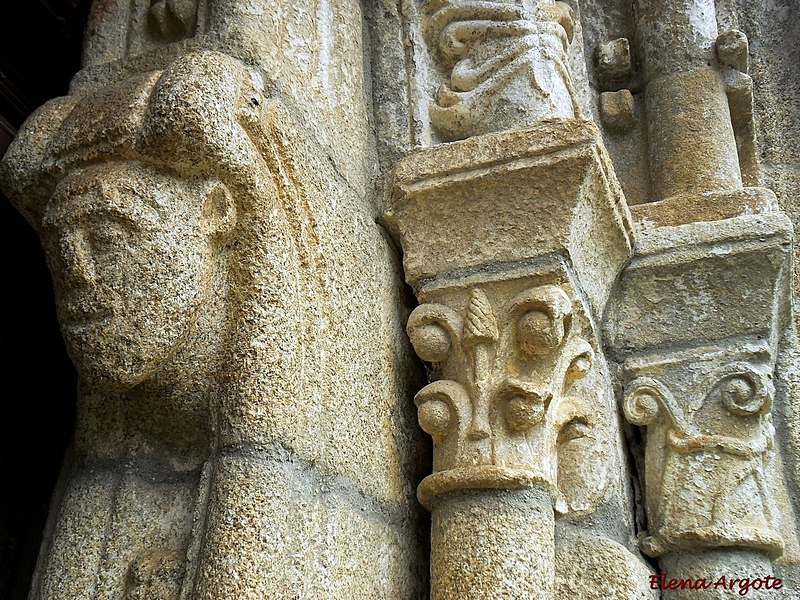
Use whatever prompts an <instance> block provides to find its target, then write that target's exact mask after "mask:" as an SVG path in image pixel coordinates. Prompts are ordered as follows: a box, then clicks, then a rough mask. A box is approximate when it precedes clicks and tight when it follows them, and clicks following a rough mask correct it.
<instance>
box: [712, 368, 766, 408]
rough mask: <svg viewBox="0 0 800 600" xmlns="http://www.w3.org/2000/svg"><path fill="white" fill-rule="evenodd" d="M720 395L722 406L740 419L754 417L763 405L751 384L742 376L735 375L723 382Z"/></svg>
mask: <svg viewBox="0 0 800 600" xmlns="http://www.w3.org/2000/svg"><path fill="white" fill-rule="evenodd" d="M720 393H721V394H722V404H723V405H724V406H725V408H727V409H728V410H729V411H731V413H733V414H734V415H739V416H742V417H744V416H749V415H754V414H756V413H757V412H759V411H760V410H761V408H762V406H763V404H764V402H763V398H761V397H760V396H758V395H756V390H755V386H754V385H753V382H752V381H751V380H750V379H748V378H747V377H744V376H742V375H736V376H734V377H731V378H730V379H728V380H727V381H725V382H724V383H723V384H722V388H721V390H720Z"/></svg>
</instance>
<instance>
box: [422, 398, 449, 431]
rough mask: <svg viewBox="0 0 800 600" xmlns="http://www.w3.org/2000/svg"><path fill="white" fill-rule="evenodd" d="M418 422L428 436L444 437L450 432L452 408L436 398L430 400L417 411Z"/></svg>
mask: <svg viewBox="0 0 800 600" xmlns="http://www.w3.org/2000/svg"><path fill="white" fill-rule="evenodd" d="M417 420H418V421H419V426H420V427H422V430H423V431H424V432H425V433H427V434H428V435H433V436H439V435H444V434H445V433H447V432H448V431H449V430H450V406H449V405H448V404H447V403H446V402H444V401H442V400H438V399H436V398H434V399H431V400H428V401H427V402H424V403H422V404H421V405H420V407H419V409H417Z"/></svg>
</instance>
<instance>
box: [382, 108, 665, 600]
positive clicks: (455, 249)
mask: <svg viewBox="0 0 800 600" xmlns="http://www.w3.org/2000/svg"><path fill="white" fill-rule="evenodd" d="M391 189H392V197H391V200H390V201H391V210H390V211H389V213H388V214H387V220H388V222H389V223H390V225H391V226H392V227H393V228H394V230H395V232H396V234H397V235H398V237H399V239H400V242H401V244H402V246H403V251H404V265H405V269H406V277H407V280H408V281H409V283H410V284H411V285H412V286H413V287H414V289H415V291H416V294H417V297H418V298H419V300H420V303H421V304H420V305H419V306H418V307H417V308H416V309H415V310H414V312H413V313H412V314H411V316H410V317H409V320H408V325H407V331H408V335H409V337H410V338H411V341H412V344H413V345H414V349H415V350H416V352H417V354H418V355H419V356H420V357H421V358H422V359H423V360H426V361H428V362H430V363H432V365H433V371H432V377H433V379H435V381H433V382H432V383H430V384H429V385H428V386H426V387H424V388H423V389H422V390H420V392H419V393H418V394H417V396H416V399H415V401H416V404H417V408H418V417H419V422H420V425H421V427H422V428H423V429H424V430H425V431H426V432H427V433H429V434H430V435H431V436H432V437H433V442H434V459H433V460H434V462H433V473H432V474H431V475H430V476H428V477H427V478H426V479H425V480H423V482H422V483H421V484H420V486H419V489H418V496H419V498H420V501H421V502H422V503H423V504H424V505H425V506H427V507H428V508H430V509H431V511H432V518H433V525H432V555H431V574H432V581H431V586H432V594H433V597H434V598H437V599H438V598H455V597H458V598H486V597H497V598H511V597H526V598H557V597H560V594H565V593H570V592H571V593H578V588H577V587H573V588H570V585H572V586H578V585H587V584H586V583H585V581H584V580H583V578H582V577H580V575H578V574H577V572H576V571H575V569H579V568H580V567H579V565H577V564H575V563H574V562H572V561H570V560H564V559H563V558H560V557H566V556H567V555H569V554H570V553H571V552H574V551H575V549H576V548H578V547H582V546H581V544H587V543H588V544H590V545H591V544H595V545H596V547H597V549H598V552H600V553H603V552H605V553H608V554H613V555H616V556H617V557H622V556H627V557H629V558H628V559H626V560H623V559H620V560H619V562H620V565H621V566H620V569H619V570H618V571H617V572H615V573H614V574H609V575H608V577H607V578H602V577H601V578H600V579H601V580H602V581H599V582H597V583H596V585H597V586H598V587H597V589H594V590H593V591H591V590H590V591H589V592H586V590H582V592H583V593H589V597H592V596H591V594H600V593H601V589H602V588H603V587H604V586H607V587H609V588H613V589H618V590H620V593H622V594H630V596H629V597H631V598H633V597H637V598H639V597H641V598H645V597H649V594H651V592H649V591H648V590H647V588H646V579H647V569H646V567H645V566H644V564H642V563H641V562H640V561H639V560H638V559H637V558H636V556H635V553H632V552H631V549H630V548H626V547H625V544H629V543H630V539H626V537H625V535H624V534H623V535H622V536H620V535H619V532H620V531H623V530H625V529H626V527H629V525H628V526H626V525H623V524H622V522H623V521H625V520H626V517H625V511H627V510H628V508H625V507H627V502H628V497H627V493H626V492H625V491H624V490H623V489H621V488H620V487H618V485H616V484H615V483H614V482H615V481H616V482H617V483H618V482H619V481H620V476H621V474H622V473H624V471H625V468H626V467H625V461H624V458H623V454H622V448H621V445H620V432H619V428H618V418H617V415H616V411H615V409H614V400H613V394H612V390H611V381H610V376H609V372H608V368H607V365H606V363H605V359H604V356H603V351H602V349H601V348H600V346H599V340H598V336H597V329H596V325H595V323H596V319H597V318H598V317H599V316H601V315H602V314H603V310H604V308H605V303H606V300H607V297H608V293H609V291H610V288H611V285H612V283H613V281H614V279H615V277H616V275H617V273H618V272H619V270H620V269H621V268H622V266H623V264H624V263H625V261H626V260H627V259H628V256H629V253H630V236H629V227H628V223H629V215H628V211H627V208H626V207H625V204H624V200H623V199H622V196H621V193H620V191H619V188H618V186H617V184H616V181H615V179H614V176H613V173H612V172H611V171H610V170H609V163H608V160H607V158H606V155H605V150H604V149H603V146H602V144H601V142H600V138H599V134H598V132H597V129H596V127H595V126H594V125H593V124H591V123H590V122H587V121H580V120H553V121H547V122H540V123H538V124H537V125H535V126H533V127H531V128H528V129H522V130H516V131H509V132H504V133H502V134H500V133H497V134H487V135H484V136H480V137H474V138H470V139H468V140H465V141H462V142H457V143H454V144H448V145H442V146H437V147H435V148H432V149H429V150H426V151H422V152H420V153H418V154H416V155H414V156H412V157H409V158H407V159H405V160H404V161H402V162H401V163H400V164H399V165H398V166H397V168H396V169H395V171H394V173H393V178H392V188H391ZM612 506H613V507H616V508H614V509H611V513H612V514H613V513H614V512H615V513H616V514H615V515H614V516H611V515H610V514H609V513H607V512H606V511H608V510H609V507H612ZM601 507H602V509H601ZM600 514H604V515H606V516H604V517H600V516H599V515H600ZM584 518H586V521H581V519H584ZM592 519H594V523H593V525H589V524H588V520H592ZM573 522H582V523H584V525H585V528H584V529H581V530H580V532H578V533H577V534H576V535H573V534H574V533H575V532H574V530H572V529H571V523H573ZM559 532H562V533H561V534H559ZM523 538H524V539H525V540H526V542H525V543H522V541H521V540H522V539H523ZM557 539H558V540H560V541H559V542H557V541H556V540H557ZM592 540H595V541H592ZM615 577H620V578H621V580H620V581H617V580H614V581H612V579H614V578H615ZM623 580H624V581H623ZM578 581H581V582H582V583H580V584H578V583H577V582H578ZM570 582H571V583H570Z"/></svg>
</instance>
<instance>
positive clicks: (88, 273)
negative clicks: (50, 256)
mask: <svg viewBox="0 0 800 600" xmlns="http://www.w3.org/2000/svg"><path fill="white" fill-rule="evenodd" d="M58 251H59V257H60V259H61V265H62V268H63V270H64V271H63V276H64V278H65V279H66V280H68V281H71V282H73V283H91V282H93V281H94V279H95V269H94V261H93V259H92V255H91V251H90V248H89V244H88V240H87V239H86V234H85V233H84V232H83V231H82V230H80V229H74V230H71V231H67V232H64V233H63V234H62V235H61V237H60V238H59V242H58Z"/></svg>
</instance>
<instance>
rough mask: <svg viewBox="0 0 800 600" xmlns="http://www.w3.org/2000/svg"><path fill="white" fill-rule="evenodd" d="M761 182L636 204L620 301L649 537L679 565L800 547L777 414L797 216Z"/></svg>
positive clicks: (623, 357)
mask: <svg viewBox="0 0 800 600" xmlns="http://www.w3.org/2000/svg"><path fill="white" fill-rule="evenodd" d="M760 191H761V193H760V194H758V195H751V196H747V195H746V191H743V192H740V193H739V194H738V195H731V196H728V197H723V196H716V197H715V198H714V201H715V202H716V204H715V205H714V211H713V212H712V211H711V209H710V208H706V209H705V210H700V211H695V210H694V207H692V210H690V209H689V206H684V207H683V210H681V209H680V208H681V207H679V206H677V205H676V201H675V200H674V199H673V201H672V202H671V203H670V210H669V212H667V211H666V210H665V206H666V205H663V206H660V204H661V203H654V204H651V205H642V206H639V207H636V208H635V209H634V210H633V211H632V212H634V217H635V218H636V220H637V221H639V223H640V224H641V225H642V230H641V231H640V232H639V234H638V236H637V244H636V253H635V255H634V258H633V259H632V261H631V263H630V265H629V266H628V267H627V268H626V270H625V271H624V272H623V275H622V277H621V279H620V283H619V287H618V289H617V291H616V292H615V294H614V295H613V297H612V300H611V302H610V304H609V312H608V315H609V319H608V321H607V323H606V335H607V339H608V340H609V342H610V347H609V348H608V350H609V352H610V353H611V356H613V357H614V358H615V359H617V360H618V361H619V362H620V364H621V366H622V369H621V376H622V379H623V383H624V387H625V393H624V399H623V410H624V414H625V417H626V418H627V420H628V421H629V422H630V423H632V424H633V425H637V426H640V427H642V428H644V431H646V436H645V449H644V456H643V459H642V461H641V464H640V465H639V468H640V470H643V475H644V484H645V500H646V502H645V506H646V511H647V518H648V530H647V531H646V532H644V533H643V534H642V535H641V539H640V547H641V549H642V550H643V551H644V552H645V553H647V554H649V555H650V556H654V557H656V556H657V557H660V558H659V561H660V563H661V567H662V569H664V570H666V571H667V572H668V573H669V575H670V576H671V577H677V578H685V577H691V578H706V579H712V580H714V579H715V578H717V577H719V575H722V574H727V573H729V572H730V569H731V568H732V567H731V565H736V568H737V569H741V570H742V572H746V573H748V574H750V575H751V576H763V575H766V574H769V573H772V570H773V567H772V565H771V560H773V561H774V560H775V559H779V558H780V557H782V558H781V560H784V561H785V560H790V561H792V560H796V556H797V541H796V537H795V536H796V534H795V530H796V525H795V522H794V518H793V516H792V509H791V506H790V504H789V501H788V496H787V491H786V487H785V484H784V479H783V474H782V469H781V466H780V465H781V461H780V456H779V452H778V449H777V448H776V447H775V445H774V443H773V438H774V427H773V425H772V417H771V409H772V403H773V399H774V395H775V386H774V384H773V381H772V378H773V371H774V368H775V360H776V353H777V347H778V341H779V338H780V335H781V333H782V331H783V330H784V328H785V327H786V325H787V321H788V314H789V306H790V292H789V289H790V288H789V282H790V276H791V275H790V274H791V264H790V263H791V239H792V226H791V223H790V221H789V219H788V218H787V217H786V216H785V215H784V214H782V213H780V212H779V211H778V210H777V209H776V208H775V204H776V203H775V201H774V196H772V194H771V192H769V190H760ZM767 197H772V200H771V201H765V199H766V198H767ZM726 198H727V200H728V201H727V203H725V202H723V200H725V199H726ZM748 198H749V200H750V201H749V202H748V200H747V199H748ZM698 217H699V218H701V219H703V220H702V221H695V222H687V221H686V219H687V218H698ZM682 593H683V594H688V593H689V592H675V594H676V596H674V597H678V598H681V597H683V596H681V594H682ZM670 597H673V596H670ZM686 597H687V598H688V597H693V596H686Z"/></svg>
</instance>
